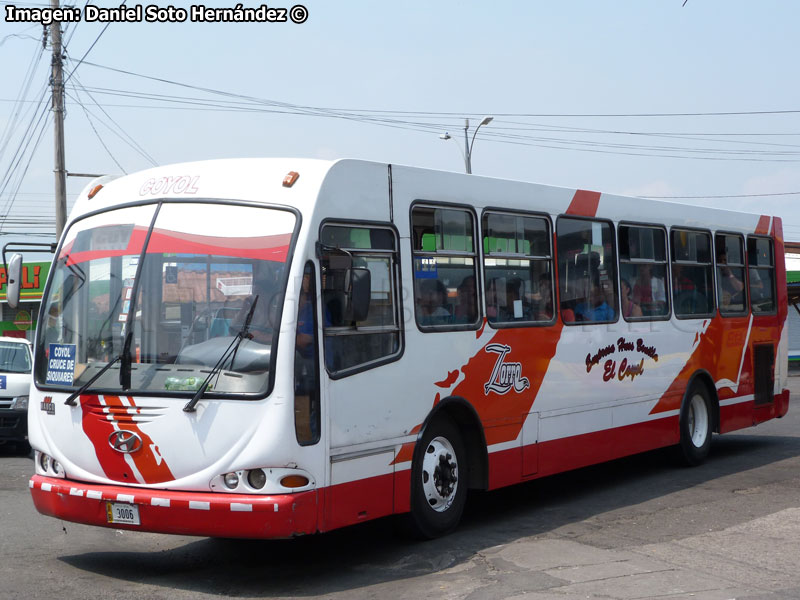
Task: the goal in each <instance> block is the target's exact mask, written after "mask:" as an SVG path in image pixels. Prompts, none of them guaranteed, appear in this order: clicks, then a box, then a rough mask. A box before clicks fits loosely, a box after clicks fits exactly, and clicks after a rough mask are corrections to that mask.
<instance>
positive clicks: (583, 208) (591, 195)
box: [567, 190, 600, 217]
mask: <svg viewBox="0 0 800 600" xmlns="http://www.w3.org/2000/svg"><path fill="white" fill-rule="evenodd" d="M599 204H600V192H591V191H589V190H578V191H576V192H575V196H574V197H573V198H572V202H570V205H569V208H568V209H567V214H568V215H577V216H579V217H594V216H595V215H596V214H597V206H598V205H599Z"/></svg>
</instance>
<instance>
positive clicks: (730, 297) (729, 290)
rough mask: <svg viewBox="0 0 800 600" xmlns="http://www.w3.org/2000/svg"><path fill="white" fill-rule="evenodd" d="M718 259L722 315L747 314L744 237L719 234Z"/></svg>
mask: <svg viewBox="0 0 800 600" xmlns="http://www.w3.org/2000/svg"><path fill="white" fill-rule="evenodd" d="M714 249H715V251H716V255H717V256H716V258H717V299H718V302H719V312H720V314H721V315H741V314H744V313H746V312H747V290H746V289H745V287H746V285H747V282H746V281H745V274H744V244H743V243H742V237H741V236H738V235H731V234H720V233H718V234H717V235H716V236H715V238H714Z"/></svg>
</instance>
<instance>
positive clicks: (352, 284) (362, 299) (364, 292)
mask: <svg viewBox="0 0 800 600" xmlns="http://www.w3.org/2000/svg"><path fill="white" fill-rule="evenodd" d="M345 288H346V289H348V290H349V294H348V295H349V298H348V304H349V309H350V310H349V313H350V314H349V315H348V317H349V318H348V319H347V320H348V321H364V320H366V318H367V314H368V313H369V301H370V295H371V291H372V290H371V288H372V279H371V274H370V272H369V269H365V268H363V267H352V268H350V269H348V270H347V273H346V275H345Z"/></svg>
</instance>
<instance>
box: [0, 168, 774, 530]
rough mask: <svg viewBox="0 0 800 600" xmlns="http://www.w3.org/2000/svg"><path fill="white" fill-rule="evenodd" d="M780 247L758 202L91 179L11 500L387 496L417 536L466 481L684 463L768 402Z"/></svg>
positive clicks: (52, 295)
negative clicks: (675, 455) (755, 206)
mask: <svg viewBox="0 0 800 600" xmlns="http://www.w3.org/2000/svg"><path fill="white" fill-rule="evenodd" d="M783 256H784V249H783V239H782V230H781V220H780V219H779V218H777V217H770V216H766V215H749V214H742V213H736V212H730V211H725V210H714V209H709V208H699V207H689V206H684V205H676V204H671V203H665V202H655V201H647V200H642V199H638V198H625V197H620V196H613V195H608V194H601V193H597V192H591V191H585V190H574V189H564V188H557V187H550V186H545V185H536V184H529V183H521V182H516V181H504V180H499V179H491V178H486V177H477V176H472V175H462V174H456V173H447V172H438V171H433V170H425V169H419V168H411V167H403V166H396V165H387V164H379V163H372V162H366V161H358V160H342V161H336V162H326V161H314V160H297V159H263V160H257V159H252V160H251V159H246V160H219V161H209V162H198V163H187V164H180V165H174V166H165V167H159V168H156V169H152V170H148V171H144V172H141V173H137V174H133V175H128V176H125V177H120V178H117V179H112V178H105V179H103V180H100V181H97V182H94V183H93V184H91V185H90V186H88V187H87V189H86V190H85V191H84V192H83V193H82V194H81V196H80V197H79V198H78V200H77V201H76V204H75V207H74V210H73V211H72V214H71V216H70V219H69V222H68V224H67V228H66V229H65V233H64V235H63V237H62V239H61V241H60V243H59V247H58V249H57V254H56V257H55V260H54V263H53V267H52V269H51V271H50V276H49V281H48V283H47V288H46V290H45V293H44V298H43V301H42V309H41V314H40V316H39V329H38V331H37V335H36V341H35V364H34V369H33V374H34V385H33V386H32V388H31V402H30V411H29V436H30V442H31V444H32V446H33V447H34V449H35V464H36V473H35V475H34V476H33V477H32V478H31V480H30V488H31V493H32V496H33V501H34V503H35V505H36V508H37V509H38V510H39V511H40V512H41V513H43V514H46V515H51V516H54V517H57V518H59V519H65V520H69V521H76V522H80V523H87V524H92V525H99V526H106V527H114V528H121V529H130V530H142V531H154V532H164V533H174V534H190V535H203V536H223V537H249V538H273V537H289V536H296V535H302V534H311V533H315V532H323V531H328V530H331V529H334V528H337V527H342V526H345V525H348V524H352V523H357V522H360V521H365V520H368V519H374V518H377V517H383V516H386V515H392V514H398V513H409V518H408V521H409V523H410V525H411V526H412V527H413V528H415V529H416V530H417V531H418V532H419V533H421V534H422V535H424V536H429V537H432V536H436V535H440V534H443V533H446V532H448V531H450V530H451V529H452V528H454V527H455V526H456V524H457V522H458V521H459V518H460V516H461V513H462V510H463V507H464V503H465V501H466V496H467V491H468V489H471V488H472V489H489V490H492V489H496V488H500V487H503V486H507V485H511V484H514V483H518V482H522V481H527V480H530V479H534V478H537V477H542V476H546V475H550V474H553V473H558V472H562V471H565V470H568V469H574V468H578V467H582V466H586V465H590V464H594V463H598V462H601V461H607V460H611V459H615V458H618V457H621V456H625V455H630V454H633V453H637V452H643V451H647V450H651V449H654V448H659V447H665V446H676V447H677V448H678V449H679V451H680V453H681V454H682V455H683V457H684V458H685V460H686V461H687V462H688V463H690V464H698V463H700V462H702V461H703V460H704V459H705V457H706V455H707V453H708V451H709V446H710V444H711V440H712V433H713V432H718V433H726V432H729V431H732V430H735V429H740V428H743V427H749V426H752V425H754V424H757V423H760V422H762V421H766V420H768V419H772V418H775V417H781V416H783V415H784V414H785V413H786V411H787V408H788V403H789V392H788V389H787V383H786V378H787V331H786V317H787V300H786V275H785V267H784V258H783ZM13 262H14V261H12V263H13ZM17 263H18V261H17ZM11 279H12V280H13V279H15V277H14V274H13V269H12V273H11ZM14 287H15V286H14V285H12V286H11V288H10V296H11V297H12V301H13V294H14V293H13V289H14Z"/></svg>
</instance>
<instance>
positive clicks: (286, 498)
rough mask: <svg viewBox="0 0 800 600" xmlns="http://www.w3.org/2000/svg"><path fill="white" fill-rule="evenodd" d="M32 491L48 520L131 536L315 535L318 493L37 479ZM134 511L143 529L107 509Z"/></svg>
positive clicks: (34, 499) (239, 536) (34, 478)
mask: <svg viewBox="0 0 800 600" xmlns="http://www.w3.org/2000/svg"><path fill="white" fill-rule="evenodd" d="M28 486H29V487H30V490H31V496H32V497H33V503H34V505H35V506H36V510H38V511H39V512H40V513H42V514H44V515H49V516H51V517H56V518H58V519H63V520H65V521H73V522H75V523H85V524H87V525H97V526H100V527H111V528H114V529H126V530H130V531H149V532H156V533H171V534H177V535H198V536H207V537H226V538H257V539H266V538H289V537H294V536H298V535H306V534H310V533H315V532H316V531H317V493H316V491H315V490H310V491H306V492H300V493H297V494H282V495H274V496H268V495H264V496H259V495H251V494H247V495H244V494H226V493H212V492H207V493H206V492H179V491H170V490H153V489H144V488H132V487H122V486H113V485H97V484H87V483H82V482H78V481H70V480H68V479H58V478H53V477H42V476H41V475H34V476H33V477H32V478H31V479H30V481H29V483H28ZM113 504H128V505H133V506H135V507H136V512H137V513H138V517H139V519H138V520H139V521H140V524H138V525H129V524H124V523H119V522H113V523H112V522H109V511H110V509H109V505H113Z"/></svg>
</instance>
